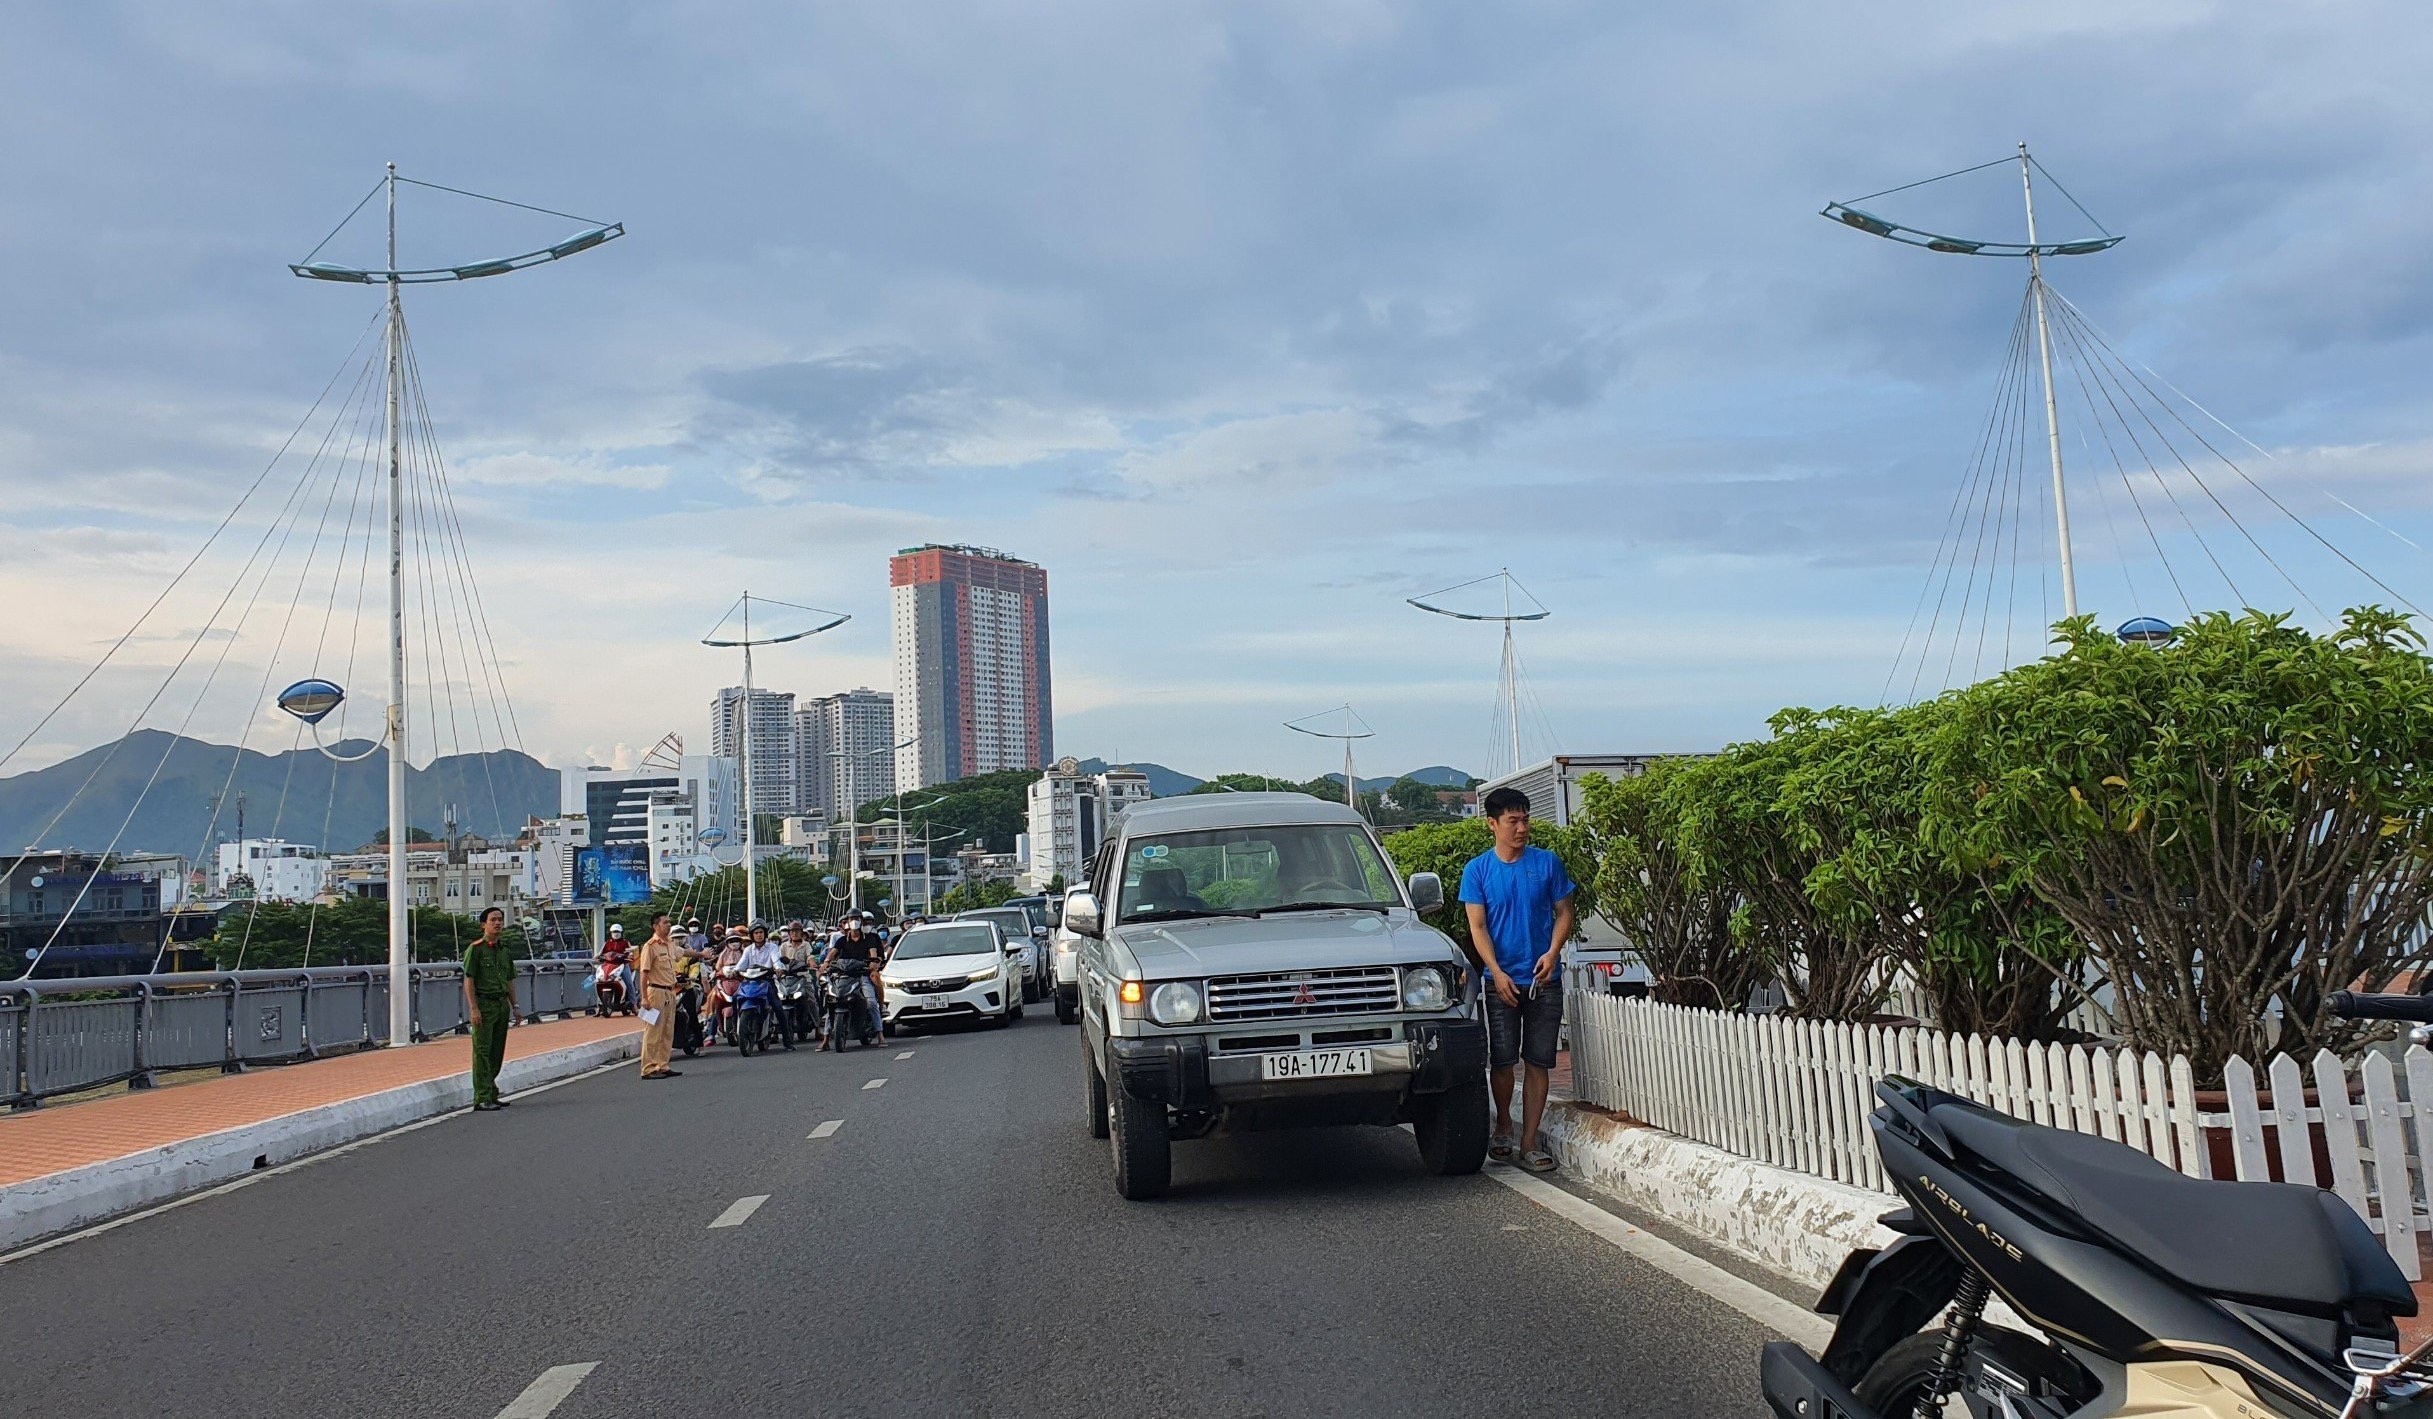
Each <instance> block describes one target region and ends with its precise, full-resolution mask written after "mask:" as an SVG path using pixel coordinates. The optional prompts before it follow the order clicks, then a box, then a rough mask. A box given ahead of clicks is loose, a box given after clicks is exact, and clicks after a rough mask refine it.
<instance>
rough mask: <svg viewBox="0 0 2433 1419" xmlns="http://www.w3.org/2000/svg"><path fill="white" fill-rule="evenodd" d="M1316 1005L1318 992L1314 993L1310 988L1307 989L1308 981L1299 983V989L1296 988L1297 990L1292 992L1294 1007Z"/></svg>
mask: <svg viewBox="0 0 2433 1419" xmlns="http://www.w3.org/2000/svg"><path fill="white" fill-rule="evenodd" d="M1317 1003H1318V992H1316V991H1314V990H1312V989H1310V988H1309V982H1308V981H1303V982H1301V984H1300V986H1299V988H1297V989H1295V990H1294V991H1293V1004H1295V1005H1315V1004H1317Z"/></svg>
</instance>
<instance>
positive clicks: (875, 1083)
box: [862, 1079, 887, 1089]
mask: <svg viewBox="0 0 2433 1419" xmlns="http://www.w3.org/2000/svg"><path fill="white" fill-rule="evenodd" d="M886 1082H887V1081H886V1080H884V1079H873V1080H871V1081H870V1082H869V1083H867V1084H864V1085H863V1086H862V1087H863V1088H865V1089H876V1088H877V1087H879V1086H880V1085H881V1084H884V1083H886Z"/></svg>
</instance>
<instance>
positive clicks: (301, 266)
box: [278, 163, 625, 1046]
mask: <svg viewBox="0 0 2433 1419" xmlns="http://www.w3.org/2000/svg"><path fill="white" fill-rule="evenodd" d="M400 182H403V183H406V184H408V185H409V186H414V187H432V186H434V185H433V184H431V183H427V182H417V181H416V180H415V179H413V178H410V177H408V178H401V177H399V176H398V175H397V164H395V163H390V164H388V165H387V168H386V171H385V173H384V174H383V176H382V177H381V180H380V185H379V186H378V187H376V188H374V189H373V190H374V191H377V192H383V193H385V195H386V197H387V207H388V248H387V250H388V265H387V267H386V268H385V269H382V270H370V269H366V268H363V267H356V266H342V265H339V264H337V263H335V262H328V261H315V260H313V258H314V257H315V256H318V255H319V254H320V253H321V247H322V246H327V245H329V244H330V241H331V239H332V238H334V237H336V236H337V235H338V232H339V231H343V230H344V229H345V227H346V225H347V223H346V222H340V223H339V224H338V227H337V229H336V230H333V231H331V233H330V234H329V236H326V237H323V238H322V239H321V246H316V247H314V248H313V249H312V250H311V251H310V252H307V253H306V254H305V257H304V259H303V260H302V261H299V262H295V263H292V264H290V265H289V267H288V268H287V269H288V270H290V271H292V272H294V273H295V274H296V275H298V276H301V277H304V278H305V279H307V280H314V281H337V282H342V283H347V284H352V285H364V286H369V285H385V286H387V287H388V288H389V294H388V332H387V337H388V338H387V348H386V361H385V363H386V365H387V371H386V373H387V386H388V388H387V391H386V392H387V404H388V414H387V417H388V426H389V427H388V455H389V478H388V483H389V710H388V717H387V728H386V734H385V736H384V743H383V744H381V745H374V746H372V748H370V749H366V750H365V751H364V752H363V753H361V754H352V755H339V754H334V753H331V752H330V750H329V749H328V747H327V746H325V745H322V744H321V742H320V735H319V732H318V730H317V729H316V731H315V734H314V741H313V742H314V746H315V747H316V748H319V749H320V750H321V752H322V753H323V754H326V755H328V756H329V757H330V758H332V759H335V760H338V761H339V762H342V763H344V762H352V761H353V760H356V759H362V758H367V757H369V756H370V755H371V753H372V752H374V750H377V749H379V748H382V747H385V748H386V749H387V751H388V756H389V760H388V770H389V772H388V780H389V782H388V790H389V805H388V807H389V814H388V816H389V1043H390V1044H391V1045H392V1046H394V1045H402V1044H406V1043H409V1042H410V1041H411V1040H412V1038H413V1033H414V990H413V959H412V949H411V944H410V943H411V940H412V937H411V933H410V930H409V927H408V921H409V918H408V916H407V905H408V902H407V895H408V893H407V869H406V807H405V796H406V780H405V771H406V651H405V496H404V493H405V458H404V444H405V436H404V434H405V367H406V360H405V300H404V296H403V291H404V288H405V287H406V286H407V285H409V284H421V283H425V282H435V281H470V280H476V279H479V278H481V277H484V276H503V275H505V274H507V273H508V272H510V271H521V270H524V269H525V268H527V267H531V266H538V265H540V264H542V263H544V262H549V261H558V260H563V259H564V258H566V257H569V256H572V255H574V254H576V253H577V252H582V251H589V250H590V249H592V248H593V247H595V246H599V245H601V244H603V243H605V242H609V241H613V240H615V239H616V238H618V237H621V236H623V235H625V225H624V223H622V222H603V223H593V224H591V225H590V226H589V227H588V229H587V230H585V231H582V232H579V233H577V234H576V235H574V236H571V237H568V238H567V239H566V240H564V241H561V242H559V243H557V244H556V245H554V246H547V247H540V248H537V249H535V250H532V251H527V252H523V253H521V254H519V255H516V256H509V257H504V258H501V259H499V260H495V261H480V262H474V263H471V264H469V265H464V266H439V267H428V268H423V269H419V270H406V269H403V268H401V267H400V266H399V265H398V264H397V184H398V183H400ZM442 190H446V191H451V192H454V191H457V189H454V188H448V189H442ZM459 195H460V196H466V197H476V198H480V200H482V201H484V202H499V203H502V205H505V206H511V207H521V206H524V205H525V204H523V203H520V202H505V201H504V199H502V198H497V197H485V196H483V195H482V194H481V193H478V192H460V193H459ZM370 200H371V194H370V193H366V194H364V202H369V201H370ZM363 205H364V204H363V202H358V203H356V204H355V210H356V211H357V212H359V211H361V210H363ZM527 210H529V211H536V212H538V211H544V209H542V208H538V207H532V208H527ZM547 215H549V216H556V217H565V218H567V219H568V220H570V221H578V222H587V221H588V220H589V219H587V218H583V217H576V216H573V215H572V214H571V213H565V212H549V213H547ZM347 219H348V221H352V220H353V219H354V213H353V212H350V213H348V214H347ZM345 698H346V690H345V688H344V687H343V686H340V685H338V684H336V683H334V682H332V681H328V680H322V679H311V680H302V681H298V682H297V683H296V684H294V685H290V686H289V687H288V688H287V689H286V690H284V691H282V692H281V693H280V695H279V700H278V703H279V707H280V708H281V709H283V710H285V711H287V712H288V713H289V714H291V715H294V716H295V717H296V718H298V719H300V720H303V721H304V722H305V723H306V724H309V725H315V726H318V725H319V724H320V722H321V721H322V720H323V719H324V718H326V717H327V716H328V715H329V713H330V711H332V710H334V709H336V708H337V707H338V705H339V704H340V703H341V702H342V701H344V700H345Z"/></svg>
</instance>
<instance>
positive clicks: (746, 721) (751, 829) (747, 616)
mask: <svg viewBox="0 0 2433 1419" xmlns="http://www.w3.org/2000/svg"><path fill="white" fill-rule="evenodd" d="M752 601H753V596H752V593H751V592H749V591H746V592H745V593H744V594H743V596H742V598H741V599H740V600H738V601H737V602H736V603H735V605H733V606H731V607H729V608H727V613H726V615H724V616H721V617H720V618H719V619H718V624H717V625H715V626H712V627H710V633H709V634H708V635H706V636H703V637H702V638H701V643H702V644H703V645H707V646H720V647H736V646H740V647H742V648H743V703H742V704H741V705H740V706H738V713H739V714H740V715H741V716H742V719H743V733H742V734H741V735H740V736H739V737H738V739H737V741H736V748H737V749H738V751H739V753H738V758H739V759H740V761H741V764H742V772H741V774H740V775H739V777H740V779H741V782H742V792H743V919H744V924H745V925H746V926H749V925H751V924H752V923H753V922H756V921H758V920H759V919H760V883H759V865H760V864H759V863H758V862H757V861H755V854H754V853H753V851H752V846H753V843H754V840H755V836H756V830H757V828H758V826H759V825H758V824H757V823H756V822H755V821H754V819H755V817H756V814H755V813H754V811H753V806H752V648H753V647H754V646H761V645H784V644H786V643H787V642H789V641H799V640H805V639H808V638H809V637H812V636H816V635H818V634H819V633H820V632H822V631H833V630H835V629H836V628H837V627H839V626H841V625H843V624H845V623H846V622H847V621H850V620H852V619H853V618H852V617H851V616H849V615H847V614H845V613H844V612H842V611H822V610H820V609H819V608H817V607H815V606H797V605H795V604H794V603H793V602H791V601H772V600H770V599H769V598H768V597H765V596H763V597H761V598H759V601H760V604H761V605H763V606H777V607H783V608H784V609H786V610H789V611H801V612H805V613H807V614H809V615H812V616H819V617H826V618H827V619H825V620H823V621H821V622H820V623H819V624H817V625H815V626H811V627H809V628H808V629H805V630H798V631H789V632H787V633H786V634H785V635H782V636H758V637H755V636H754V635H753V634H752ZM738 612H740V613H741V615H742V620H743V634H742V635H741V636H739V637H736V638H733V639H726V638H721V637H720V636H719V634H718V632H719V631H720V630H721V629H723V628H724V627H725V625H726V623H727V622H729V621H732V620H734V619H736V616H737V613H738Z"/></svg>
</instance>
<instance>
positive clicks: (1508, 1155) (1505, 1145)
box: [1487, 1133, 1513, 1163]
mask: <svg viewBox="0 0 2433 1419" xmlns="http://www.w3.org/2000/svg"><path fill="white" fill-rule="evenodd" d="M1512 1154H1513V1148H1512V1135H1511V1134H1509V1133H1499V1134H1497V1135H1495V1137H1494V1139H1493V1140H1492V1141H1490V1142H1489V1143H1488V1144H1487V1156H1488V1157H1490V1158H1493V1159H1494V1160H1495V1161H1497V1162H1499V1163H1509V1162H1511V1161H1512Z"/></svg>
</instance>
